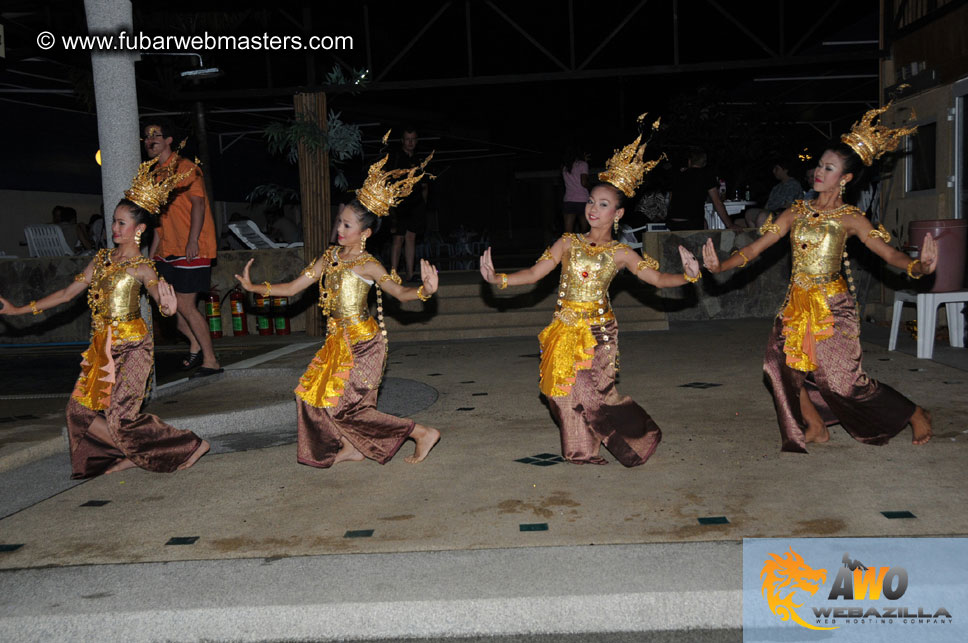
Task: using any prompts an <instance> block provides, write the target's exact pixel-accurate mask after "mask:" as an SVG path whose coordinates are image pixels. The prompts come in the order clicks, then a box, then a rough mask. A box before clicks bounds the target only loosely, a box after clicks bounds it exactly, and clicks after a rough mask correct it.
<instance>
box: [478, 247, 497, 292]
mask: <svg viewBox="0 0 968 643" xmlns="http://www.w3.org/2000/svg"><path fill="white" fill-rule="evenodd" d="M481 276H482V277H484V281H486V282H487V283H489V284H493V283H495V282H497V274H496V273H495V272H494V262H493V261H491V249H490V248H488V249H487V250H485V251H484V254H482V255H481Z"/></svg>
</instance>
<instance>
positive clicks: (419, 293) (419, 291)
mask: <svg viewBox="0 0 968 643" xmlns="http://www.w3.org/2000/svg"><path fill="white" fill-rule="evenodd" d="M430 297H431V295H425V294H424V291H423V284H420V286H419V287H418V288H417V299H419V300H420V301H427V300H428V299H430Z"/></svg>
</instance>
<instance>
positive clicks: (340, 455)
mask: <svg viewBox="0 0 968 643" xmlns="http://www.w3.org/2000/svg"><path fill="white" fill-rule="evenodd" d="M365 459H366V458H364V457H363V454H362V453H360V451H359V449H357V448H356V447H355V446H353V445H352V444H350V443H349V442H348V441H347V440H343V446H342V447H341V448H340V450H339V451H338V452H337V453H336V457H334V458H333V464H338V463H340V462H345V461H347V460H349V461H350V462H359V461H360V460H365Z"/></svg>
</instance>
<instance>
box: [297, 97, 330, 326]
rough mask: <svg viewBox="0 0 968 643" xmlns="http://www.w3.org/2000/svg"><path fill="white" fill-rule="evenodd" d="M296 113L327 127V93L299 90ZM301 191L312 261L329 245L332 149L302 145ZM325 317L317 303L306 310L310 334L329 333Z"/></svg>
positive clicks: (306, 249)
mask: <svg viewBox="0 0 968 643" xmlns="http://www.w3.org/2000/svg"><path fill="white" fill-rule="evenodd" d="M294 101H295V108H296V116H297V117H299V115H304V116H309V115H311V116H312V117H313V118H315V119H316V122H317V123H318V124H319V126H320V127H321V128H322V129H323V130H324V131H325V130H326V129H327V127H326V94H324V93H323V92H316V93H312V94H296V96H295V99H294ZM299 194H300V199H301V202H302V222H303V240H304V241H305V244H306V245H305V246H304V248H303V256H304V257H305V259H306V262H307V263H308V262H309V261H310V260H312V259H313V257H318V256H319V255H321V254H323V251H324V250H325V249H326V248H327V247H328V246H329V234H330V226H331V221H330V204H329V198H330V193H329V153H328V152H327V151H326V150H324V149H320V150H317V151H315V152H313V151H311V150H309V149H308V148H307V147H306V146H305V145H303V144H300V145H299ZM325 331H326V329H325V328H323V317H322V315H321V314H320V310H319V308H318V307H317V306H311V307H310V308H309V309H307V310H306V334H307V335H310V336H321V335H325V334H326V332H325Z"/></svg>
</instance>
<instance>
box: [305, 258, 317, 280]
mask: <svg viewBox="0 0 968 643" xmlns="http://www.w3.org/2000/svg"><path fill="white" fill-rule="evenodd" d="M315 272H316V260H315V259H313V260H312V261H310V262H309V265H308V266H306V268H305V269H304V270H303V274H304V275H306V276H307V277H308V278H310V279H315V276H314V274H315Z"/></svg>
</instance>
